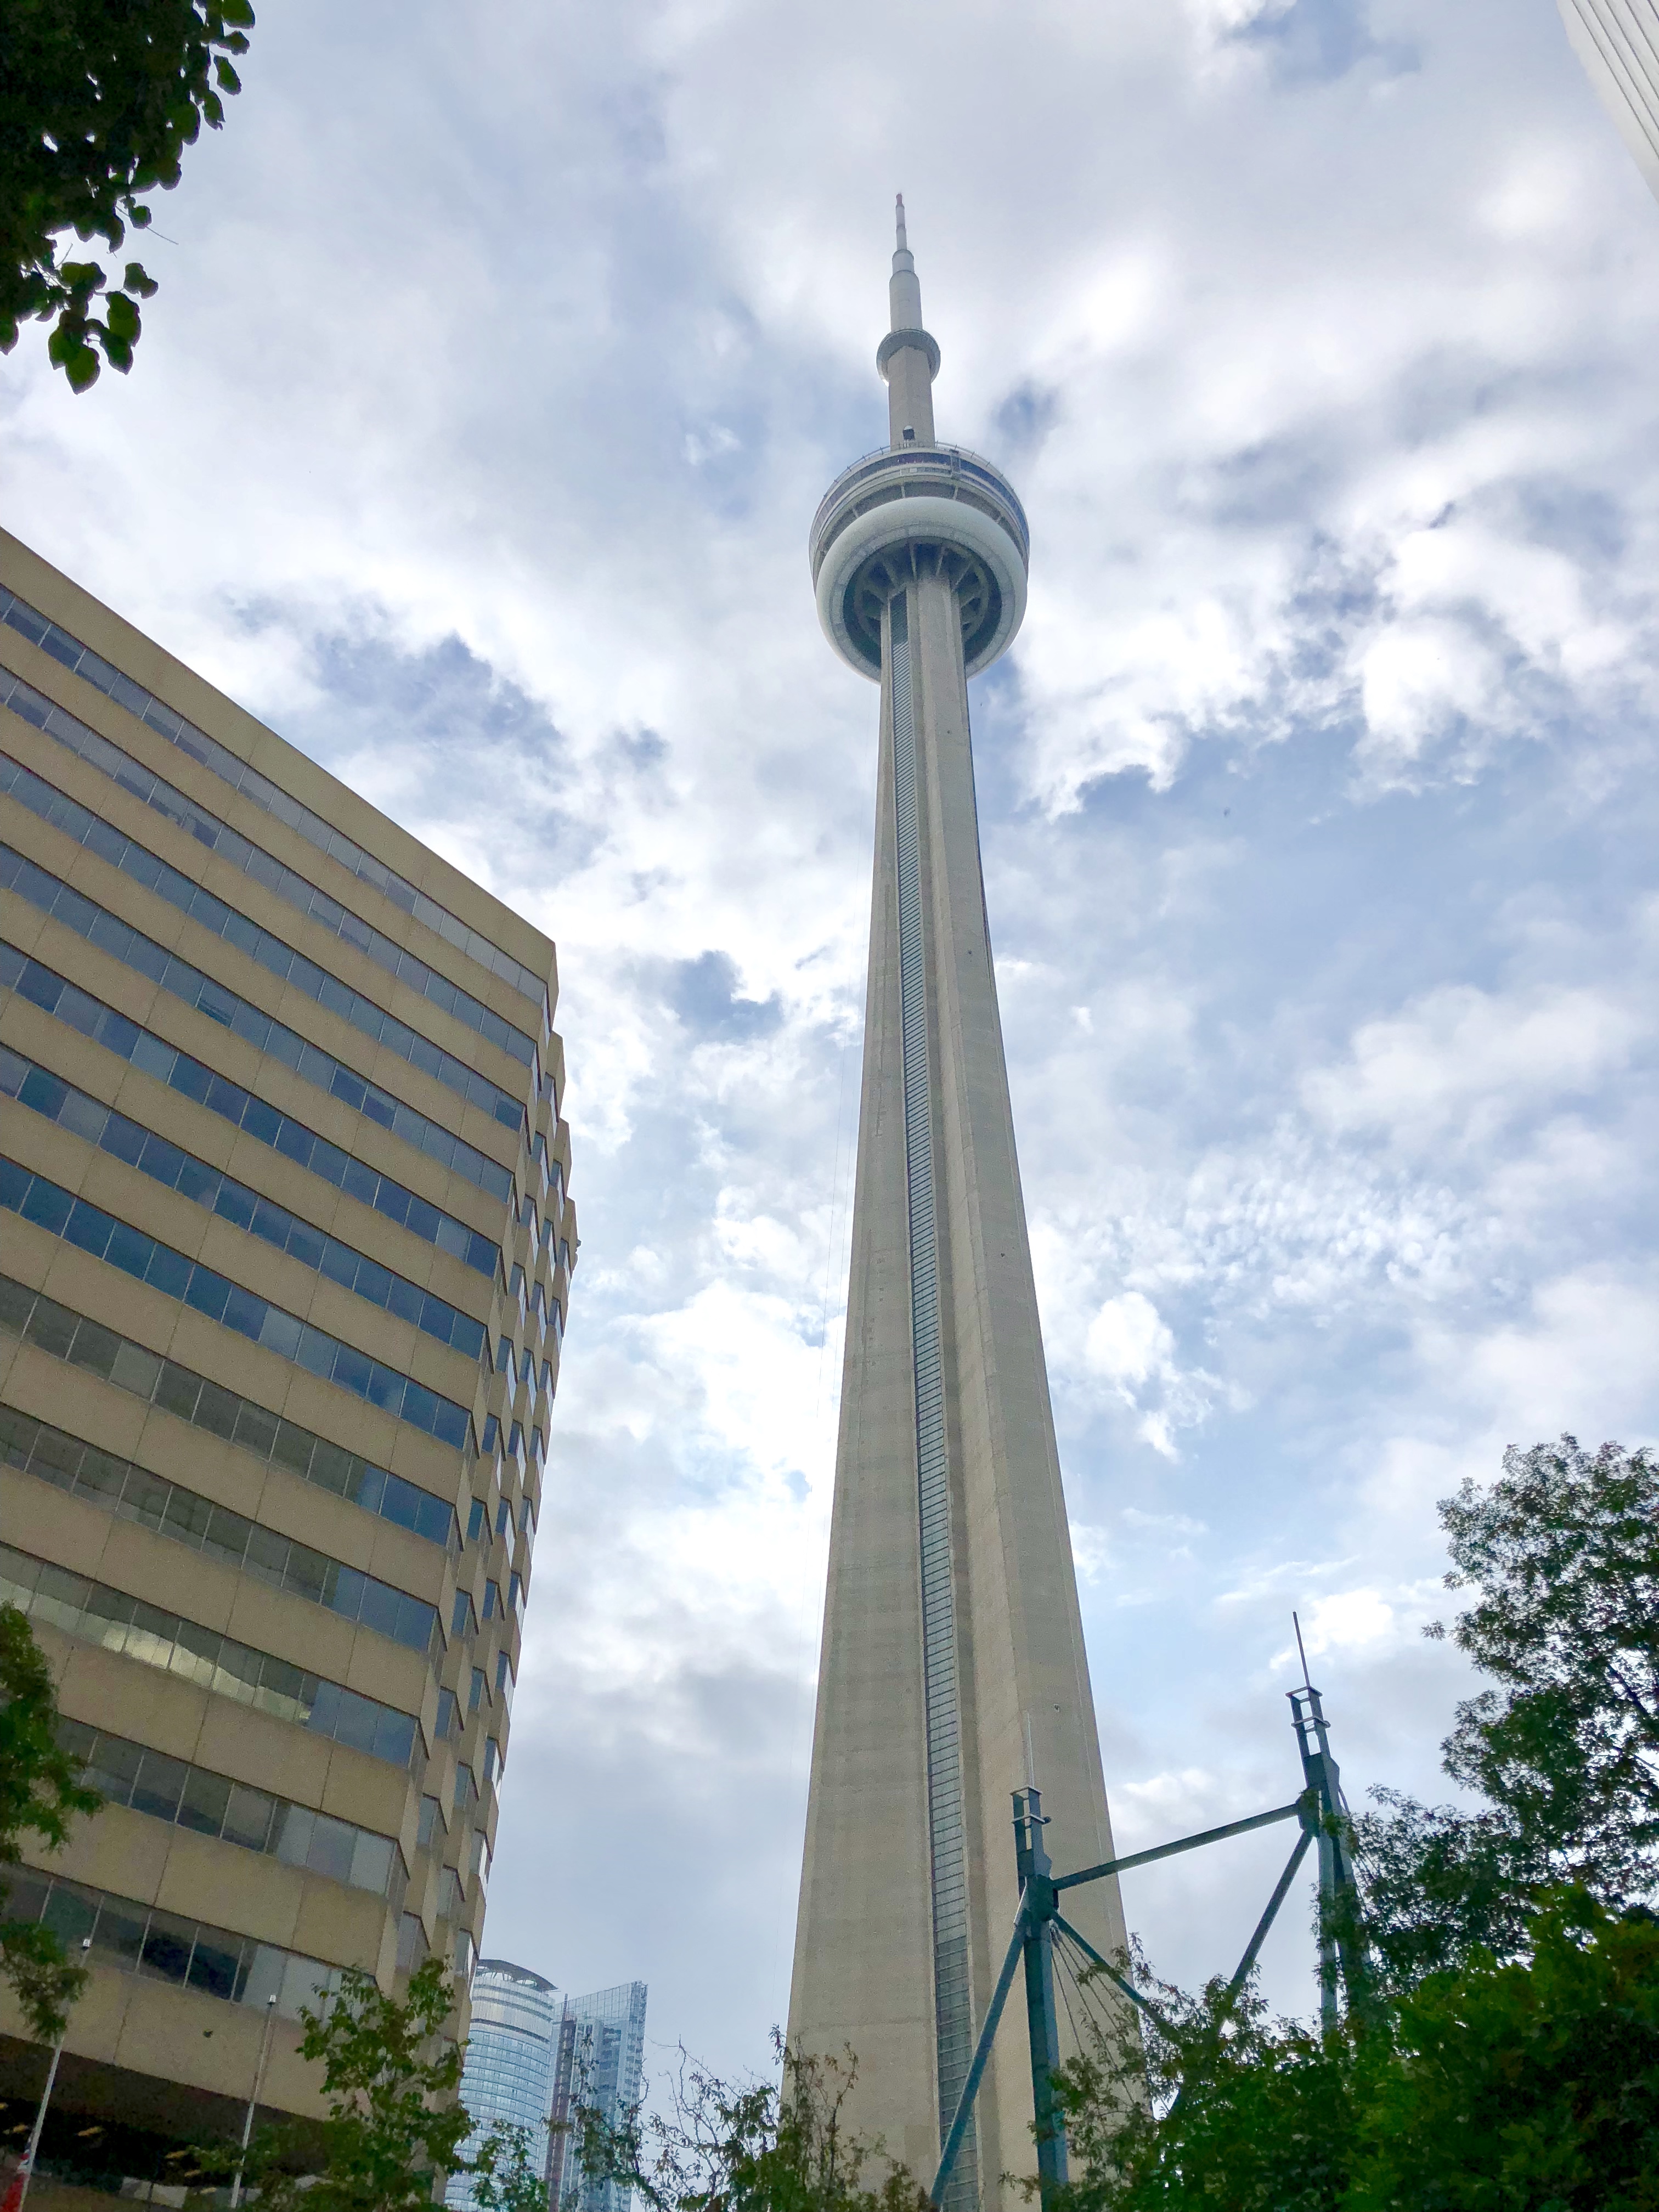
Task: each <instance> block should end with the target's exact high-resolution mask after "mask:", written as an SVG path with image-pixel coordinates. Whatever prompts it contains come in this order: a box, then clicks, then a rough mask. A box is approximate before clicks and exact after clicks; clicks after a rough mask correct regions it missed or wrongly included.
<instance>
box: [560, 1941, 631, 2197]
mask: <svg viewBox="0 0 1659 2212" xmlns="http://www.w3.org/2000/svg"><path fill="white" fill-rule="evenodd" d="M645 1997H646V1985H645V1984H644V1983H643V1982H618V1983H617V1985H616V1987H615V1988H614V1989H609V1990H594V1991H593V1993H592V1995H591V1996H585V1997H572V1998H571V1999H570V2000H569V2002H568V2004H567V2005H566V2007H565V2017H564V2023H563V2026H562V2028H561V2030H560V2039H559V2059H558V2066H557V2069H556V2075H555V2077H554V2083H553V2141H552V2147H551V2150H550V2154H549V2161H548V2176H547V2179H548V2199H549V2202H550V2204H552V2205H554V2206H555V2207H556V2206H559V2205H571V2206H574V2207H577V2208H578V2212H628V2207H629V2202H630V2201H631V2199H632V2197H633V2191H631V2190H629V2189H625V2188H623V2186H622V2185H621V2184H620V2183H618V2182H615V2181H602V2180H599V2179H597V2178H596V2177H594V2176H592V2175H589V2174H585V2173H584V2172H582V2170H581V2160H580V2157H579V2156H578V2154H577V2148H576V2146H575V2144H574V2142H573V2141H572V2140H571V2137H570V2136H569V2134H568V2126H569V2122H570V2119H571V2116H572V2114H573V2113H574V2111H575V2110H576V2108H577V2106H588V2107H589V2108H590V2109H592V2110H593V2111H596V2112H600V2113H602V2114H603V2115H604V2117H605V2119H606V2120H608V2121H609V2122H610V2123H611V2125H612V2126H613V2127H614V2126H616V2125H617V2123H618V2122H620V2121H621V2120H622V2119H623V2118H624V2117H625V2115H626V2114H628V2113H629V2112H632V2111H633V2110H634V2108H635V2106H637V2105H638V2103H639V2101H640V2091H641V2078H642V2076H643V2074H644V2070H645Z"/></svg>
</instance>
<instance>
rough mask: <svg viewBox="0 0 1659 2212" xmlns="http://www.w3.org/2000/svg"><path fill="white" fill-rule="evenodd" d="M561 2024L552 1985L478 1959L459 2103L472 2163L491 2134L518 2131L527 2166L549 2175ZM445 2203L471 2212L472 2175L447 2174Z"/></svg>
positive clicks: (559, 2001) (560, 2001)
mask: <svg viewBox="0 0 1659 2212" xmlns="http://www.w3.org/2000/svg"><path fill="white" fill-rule="evenodd" d="M564 2020H565V2001H564V1998H563V1997H562V1995H561V1994H560V1992H559V1991H558V1990H556V1988H555V1987H554V1985H553V1984H552V1983H551V1982H549V1981H544V1980H543V1978H542V1977H541V1976H540V1975H539V1974H532V1972H531V1971H530V1969H529V1967H528V1966H513V1965H512V1964H511V1963H510V1962H509V1961H508V1960H506V1959H480V1960H479V1961H478V1963H477V1966H476V1967H475V1968H474V1970H473V1975H472V2016H471V2027H470V2029H469V2032H468V2035H467V2043H466V2063H465V2071H464V2073H463V2075H462V2077H461V2102H462V2103H463V2104H464V2105H465V2106H466V2109H467V2111H468V2112H469V2113H470V2114H471V2118H472V2133H471V2135H470V2136H468V2138H467V2140H466V2142H465V2143H464V2144H463V2145H462V2148H463V2150H464V2152H465V2154H466V2156H467V2157H468V2158H469V2159H471V2158H476V2157H477V2154H478V2148H479V2145H480V2144H481V2143H482V2142H483V2139H484V2136H486V2135H487V2134H488V2132H489V2130H490V2129H491V2128H492V2127H495V2126H497V2125H501V2126H505V2127H509V2128H522V2129H523V2130H524V2134H525V2148H526V2157H527V2158H528V2160H529V2162H530V2165H531V2166H532V2168H533V2170H534V2171H535V2172H537V2173H538V2174H544V2173H545V2172H546V2171H547V2163H548V2119H549V2116H550V2113H551V2112H552V2109H553V2087H554V2075H555V2073H556V2069H557V2066H558V2060H559V2051H560V2044H561V2035H560V2031H561V2029H562V2027H563V2025H564ZM444 2202H445V2203H447V2205H449V2206H450V2207H451V2208H452V2212H473V2207H474V2204H475V2202H476V2200H475V2198H474V2196H473V2187H472V2181H471V2176H470V2175H467V2174H465V2173H457V2174H453V2175H452V2176H451V2178H450V2180H449V2185H448V2187H447V2190H446V2191H445V2196H444Z"/></svg>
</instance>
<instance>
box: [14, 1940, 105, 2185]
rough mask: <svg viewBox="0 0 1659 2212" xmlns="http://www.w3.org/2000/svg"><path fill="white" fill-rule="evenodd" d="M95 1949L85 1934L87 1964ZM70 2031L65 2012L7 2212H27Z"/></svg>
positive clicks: (83, 1948) (83, 1947)
mask: <svg viewBox="0 0 1659 2212" xmlns="http://www.w3.org/2000/svg"><path fill="white" fill-rule="evenodd" d="M91 1948H92V1938H91V1936H82V1938H81V1957H82V1962H83V1963H84V1961H85V1959H86V1954H87V1953H88V1951H90V1950H91ZM68 2034H69V2019H68V2016H67V2015H65V2017H64V2033H63V2034H62V2035H60V2036H59V2037H58V2040H57V2042H56V2043H55V2044H53V2045H52V2063H51V2065H50V2066H49V2067H48V2068H47V2069H46V2087H45V2088H44V2089H43V2090H42V2091H41V2092H40V2104H39V2105H38V2106H36V2107H35V2113H34V2125H33V2127H32V2128H31V2129H30V2130H29V2142H28V2148H27V2150H26V2151H25V2152H24V2153H23V2163H22V2164H21V2166H19V2167H18V2169H17V2172H16V2174H15V2176H14V2178H13V2180H12V2185H11V2187H10V2188H9V2190H8V2191H6V2202H5V2206H4V2212H23V2206H24V2204H25V2203H27V2199H28V2193H29V2183H30V2182H31V2181H32V2180H33V2178H34V2159H35V2154H36V2152H37V2151H39V2149H40V2131H41V2130H42V2129H43V2128H44V2127H45V2126H46V2107H47V2106H48V2105H49V2104H51V2102H52V2084H53V2082H55V2081H57V2079H58V2060H59V2059H60V2058H61V2057H63V2055H64V2039H65V2037H67V2035H68Z"/></svg>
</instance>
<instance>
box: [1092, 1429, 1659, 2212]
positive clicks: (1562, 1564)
mask: <svg viewBox="0 0 1659 2212" xmlns="http://www.w3.org/2000/svg"><path fill="white" fill-rule="evenodd" d="M1440 1513H1441V1519H1442V1522H1443V1526H1444V1528H1445V1529H1446V1533H1447V1536H1448V1539H1449V1550H1450V1553H1451V1559H1452V1571H1451V1572H1450V1573H1449V1575H1448V1576H1447V1577H1446V1580H1447V1584H1448V1587H1449V1588H1450V1589H1455V1590H1463V1591H1468V1592H1469V1593H1471V1595H1472V1602H1471V1603H1470V1604H1469V1605H1468V1607H1467V1608H1466V1609H1465V1610H1464V1611H1463V1612H1462V1613H1460V1614H1459V1615H1458V1617H1457V1619H1456V1620H1455V1623H1454V1624H1453V1626H1452V1627H1451V1629H1450V1631H1449V1634H1450V1636H1451V1638H1452V1640H1453V1641H1454V1642H1455V1644H1456V1645H1457V1646H1458V1648H1459V1649H1460V1650H1462V1651H1464V1652H1466V1653H1467V1654H1468V1656H1469V1657H1470V1658H1471V1659H1472V1660H1473V1661H1474V1663H1475V1665H1476V1666H1477V1667H1478V1668H1480V1671H1481V1672H1482V1673H1483V1674H1485V1675H1486V1678H1487V1682H1486V1686H1483V1687H1482V1688H1480V1690H1479V1691H1478V1692H1477V1693H1476V1694H1475V1695H1474V1697H1472V1698H1470V1699H1466V1700H1465V1701H1464V1702H1463V1703H1462V1704H1461V1705H1459V1706H1458V1708H1457V1711H1456V1724H1455V1727H1454V1729H1453V1730H1452V1733H1451V1735H1449V1737H1448V1738H1447V1740H1446V1742H1445V1744H1444V1746H1443V1762H1444V1765H1445V1769H1446V1771H1447V1773H1448V1774H1449V1776H1450V1778H1452V1779H1453V1780H1455V1781H1457V1782H1460V1783H1462V1784H1464V1785H1465V1786H1466V1787H1468V1788H1469V1789H1470V1790H1473V1791H1475V1792H1478V1793H1479V1796H1480V1801H1481V1802H1477V1803H1475V1804H1474V1805H1473V1806H1462V1805H1440V1806H1425V1805H1421V1804H1419V1803H1418V1802H1416V1801H1415V1800H1413V1799H1411V1798H1407V1797H1403V1796H1399V1795H1397V1794H1395V1793H1391V1792H1387V1791H1382V1792H1377V1793H1376V1796H1377V1798H1378V1800H1379V1804H1380V1809H1379V1810H1377V1811H1375V1812H1372V1813H1369V1814H1366V1815H1365V1816H1364V1818H1363V1819H1362V1820H1360V1821H1359V1822H1358V1838H1357V1840H1358V1845H1359V1858H1360V1865H1361V1872H1362V1875H1363V1877H1364V1899H1363V1905H1362V1910H1361V1913H1360V1917H1359V1923H1358V1931H1359V1934H1360V1936H1362V1938H1363V1940H1364V1942H1365V1943H1366V1944H1367V1946H1368V1947H1369V1950H1370V1959H1371V1961H1372V1966H1373V1968H1374V1974H1373V1978H1372V1980H1371V1983H1370V1989H1369V1991H1368V1997H1367V2002H1366V2004H1365V2006H1364V2008H1362V2009H1361V2010H1359V2011H1358V2012H1356V2013H1355V2014H1353V2015H1351V2016H1350V2018H1348V2019H1347V2020H1346V2021H1342V2022H1341V2023H1340V2025H1339V2026H1338V2027H1335V2028H1334V2030H1332V2031H1330V2032H1328V2033H1322V2032H1318V2031H1316V2030H1314V2029H1312V2028H1310V2027H1307V2026H1306V2025H1304V2024H1303V2023H1300V2022H1297V2021H1282V2020H1281V2021H1273V2020H1269V2019H1268V2018H1267V2016H1266V2014H1265V2012H1264V2009H1263V2008H1262V2006H1261V2001H1260V1998H1259V1996H1258V1995H1257V1994H1256V1992H1255V1989H1254V1988H1253V1987H1249V1988H1247V1989H1246V1990H1244V1991H1243V1993H1242V1994H1241V1995H1240V1996H1237V1998H1236V1999H1235V1998H1232V1997H1231V1996H1230V1995H1229V1993H1228V1992H1227V1991H1226V1990H1225V1988H1224V1985H1223V1984H1221V1983H1219V1982H1216V1983H1212V1984H1211V1985H1210V1986H1209V1988H1208V1989H1206V1990H1205V1991H1204V1992H1203V1993H1202V1995H1201V1996H1198V1997H1185V1996H1182V1994H1181V1992H1179V1991H1178V1990H1169V1989H1161V1988H1159V1987H1158V1985H1157V1984H1153V1983H1152V1981H1151V1979H1150V1977H1149V1976H1148V1975H1147V1974H1146V1966H1145V1962H1144V1960H1139V1959H1138V1958H1137V1959H1136V1960H1135V1961H1134V1962H1133V1970H1134V1972H1136V1974H1137V1977H1138V1979H1139V1984H1140V1987H1141V1989H1142V1993H1143V1995H1144V1996H1146V1998H1147V1999H1148V2001H1149V2002H1151V2003H1152V2016H1151V2018H1150V2020H1149V2021H1147V2023H1146V2027H1145V2028H1144V2031H1143V2030H1142V2029H1141V2028H1140V2027H1138V2026H1137V2027H1134V2028H1132V2029H1127V2030H1126V2029H1125V2027H1123V2025H1122V2023H1121V2015H1120V2016H1119V2018H1118V2020H1117V2021H1116V2022H1115V2024H1114V2025H1112V2026H1111V2027H1105V2026H1103V2027H1101V2028H1100V2030H1099V2031H1098V2032H1097V2033H1096V2034H1095V2035H1094V2036H1093V2038H1092V2039H1091V2044H1090V2047H1089V2048H1088V2049H1086V2050H1085V2051H1084V2053H1083V2054H1082V2055H1081V2057H1079V2058H1077V2059H1075V2060H1073V2062H1072V2063H1070V2064H1068V2065H1067V2066H1066V2067H1065V2068H1063V2069H1061V2070H1060V2075H1059V2077H1058V2080H1057V2082H1056V2091H1057V2094H1058V2097H1059V2100H1060V2108H1061V2112H1062V2113H1063V2115H1064V2117H1065V2120H1066V2130H1067V2136H1068V2138H1069V2141H1070V2143H1071V2146H1072V2149H1073V2156H1074V2160H1075V2169H1074V2171H1075V2179H1073V2183H1072V2184H1071V2185H1070V2186H1069V2188H1068V2189H1067V2190H1066V2192H1065V2193H1064V2196H1063V2198H1062V2203H1061V2205H1060V2208H1059V2212H1152V2208H1158V2212H1173V2208H1176V2207H1184V2206H1188V2205H1191V2206H1194V2207H1198V2206H1200V2205H1201V2206H1205V2207H1210V2206H1217V2207H1220V2206H1225V2207H1226V2208H1227V2212H1395V2208H1398V2207H1401V2206H1413V2207H1419V2206H1420V2207H1425V2208H1428V2207H1433V2208H1436V2212H1442V2208H1443V2212H1486V2208H1488V2207H1491V2208H1492V2212H1497V2208H1499V2207H1510V2206H1513V2207H1516V2208H1517V2212H1519V2208H1532V2207H1536V2208H1540V2212H1543V2209H1544V2208H1548V2212H1591V2208H1595V2212H1603V2208H1606V2209H1607V2212H1659V1917H1656V1915H1655V1913H1654V1912H1653V1911H1651V1910H1650V1907H1649V1904H1648V1900H1649V1899H1650V1898H1651V1896H1652V1894H1653V1891H1654V1887H1655V1885H1656V1881H1659V1468H1656V1465H1655V1463H1654V1462H1653V1460H1652V1458H1651V1457H1650V1455H1648V1454H1646V1453H1644V1452H1639V1451H1638V1452H1636V1453H1631V1454H1626V1453H1625V1452H1623V1451H1622V1450H1621V1449H1620V1448H1619V1447H1618V1446H1617V1445H1614V1444H1607V1445H1604V1446H1603V1447H1602V1448H1601V1450H1600V1451H1599V1452H1596V1453H1594V1454H1591V1453H1588V1452H1585V1451H1583V1450H1582V1449H1580V1447H1579V1446H1578V1444H1577V1443H1576V1441H1575V1440H1574V1439H1573V1438H1572V1437H1563V1438H1562V1439H1561V1441H1560V1443H1559V1445H1543V1444H1540V1445H1536V1446H1534V1448H1533V1449H1531V1450H1529V1451H1518V1450H1513V1449H1512V1450H1510V1452H1508V1453H1506V1455H1505V1456H1504V1473H1503V1475H1502V1477H1501V1478H1500V1480H1498V1482H1497V1483H1495V1484H1494V1485H1493V1486H1492V1488H1491V1489H1490V1490H1488V1491H1484V1492H1483V1491H1479V1490H1477V1489H1476V1488H1475V1487H1474V1485H1473V1484H1468V1483H1466V1484H1465V1485H1464V1486H1463V1488H1462V1490H1461V1491H1460V1492H1458V1494H1457V1495H1456V1496H1455V1498H1447V1499H1445V1500H1443V1502H1442V1504H1441V1507H1440ZM1447 1633H1448V1632H1447V1631H1446V1630H1445V1629H1443V1628H1442V1627H1440V1626H1436V1627H1435V1628H1434V1629H1432V1630H1431V1634H1433V1635H1437V1636H1443V1635H1445V1634H1447Z"/></svg>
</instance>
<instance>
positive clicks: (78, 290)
mask: <svg viewBox="0 0 1659 2212" xmlns="http://www.w3.org/2000/svg"><path fill="white" fill-rule="evenodd" d="M58 274H59V276H61V277H62V278H63V280H64V283H65V284H66V285H67V286H68V287H69V289H70V291H71V292H73V293H74V294H75V295H76V298H77V299H90V298H91V296H92V295H93V294H94V292H101V291H102V290H103V289H104V282H105V279H104V272H103V270H101V269H100V267H99V265H98V264H97V263H96V262H95V261H66V262H65V263H64V265H63V267H62V269H60V270H59V271H58Z"/></svg>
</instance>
